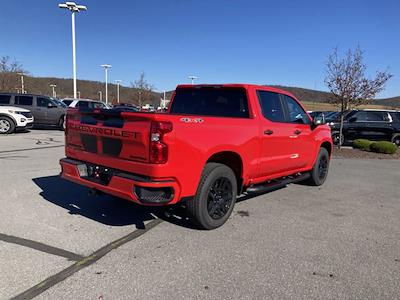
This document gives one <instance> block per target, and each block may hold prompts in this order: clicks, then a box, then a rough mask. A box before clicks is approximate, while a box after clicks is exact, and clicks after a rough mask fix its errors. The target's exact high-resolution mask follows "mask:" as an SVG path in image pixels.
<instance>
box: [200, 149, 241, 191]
mask: <svg viewBox="0 0 400 300" xmlns="http://www.w3.org/2000/svg"><path fill="white" fill-rule="evenodd" d="M210 162H214V163H220V164H224V165H226V166H228V167H229V168H231V169H232V171H233V173H234V174H235V177H236V181H237V187H238V194H240V193H241V190H242V186H243V159H242V157H241V156H240V155H239V154H238V153H236V152H233V151H220V152H216V153H214V154H212V155H211V156H210V157H209V158H208V159H207V162H206V163H210Z"/></svg>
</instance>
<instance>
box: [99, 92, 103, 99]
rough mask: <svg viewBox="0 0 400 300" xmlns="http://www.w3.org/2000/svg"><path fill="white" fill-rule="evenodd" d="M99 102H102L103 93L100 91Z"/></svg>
mask: <svg viewBox="0 0 400 300" xmlns="http://www.w3.org/2000/svg"><path fill="white" fill-rule="evenodd" d="M99 100H100V101H103V92H102V91H99Z"/></svg>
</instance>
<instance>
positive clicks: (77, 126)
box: [65, 109, 154, 163]
mask: <svg viewBox="0 0 400 300" xmlns="http://www.w3.org/2000/svg"><path fill="white" fill-rule="evenodd" d="M152 119H154V114H146V113H134V112H121V111H116V110H77V109H69V110H68V113H67V118H66V141H65V142H66V147H67V152H68V148H70V149H71V150H72V149H75V150H79V151H85V152H88V153H90V154H91V157H92V158H93V159H94V160H96V161H98V162H101V158H105V157H108V158H111V157H112V158H115V159H117V160H121V161H129V160H130V161H136V162H144V163H146V162H148V161H149V143H150V128H151V121H152Z"/></svg>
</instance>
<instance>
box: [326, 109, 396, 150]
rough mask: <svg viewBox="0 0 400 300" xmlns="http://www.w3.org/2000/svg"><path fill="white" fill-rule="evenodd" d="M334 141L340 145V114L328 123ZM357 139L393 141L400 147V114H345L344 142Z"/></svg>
mask: <svg viewBox="0 0 400 300" xmlns="http://www.w3.org/2000/svg"><path fill="white" fill-rule="evenodd" d="M328 124H329V125H330V126H331V130H332V140H333V142H334V143H335V144H339V128H340V114H338V116H337V119H336V120H334V121H332V122H330V123H328ZM355 139H368V140H371V141H391V142H393V143H395V144H396V145H398V146H400V112H398V111H393V110H351V111H346V112H345V113H344V123H343V136H342V142H344V143H348V142H351V141H353V140H355Z"/></svg>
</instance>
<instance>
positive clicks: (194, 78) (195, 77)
mask: <svg viewBox="0 0 400 300" xmlns="http://www.w3.org/2000/svg"><path fill="white" fill-rule="evenodd" d="M188 78H189V79H191V80H192V84H194V81H195V80H196V79H198V78H199V77H197V76H194V75H190V76H189V77H188Z"/></svg>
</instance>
